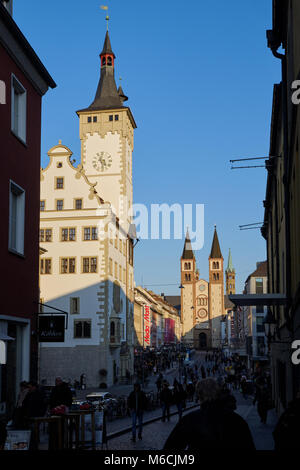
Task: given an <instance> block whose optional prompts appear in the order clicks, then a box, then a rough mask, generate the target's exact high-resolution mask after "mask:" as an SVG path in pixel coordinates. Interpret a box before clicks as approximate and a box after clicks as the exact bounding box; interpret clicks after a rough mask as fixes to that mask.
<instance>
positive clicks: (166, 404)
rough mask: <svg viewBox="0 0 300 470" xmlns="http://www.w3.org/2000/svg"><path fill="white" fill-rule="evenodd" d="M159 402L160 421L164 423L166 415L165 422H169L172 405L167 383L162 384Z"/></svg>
mask: <svg viewBox="0 0 300 470" xmlns="http://www.w3.org/2000/svg"><path fill="white" fill-rule="evenodd" d="M160 402H161V405H162V421H163V422H165V420H166V415H167V420H168V421H170V406H171V403H172V392H171V390H170V389H169V384H168V382H164V383H163V388H162V391H161V392H160Z"/></svg>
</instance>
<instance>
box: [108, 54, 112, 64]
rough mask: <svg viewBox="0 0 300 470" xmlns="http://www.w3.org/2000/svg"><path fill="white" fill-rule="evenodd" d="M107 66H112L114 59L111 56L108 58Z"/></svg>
mask: <svg viewBox="0 0 300 470" xmlns="http://www.w3.org/2000/svg"><path fill="white" fill-rule="evenodd" d="M107 65H112V58H111V57H110V56H108V57H107Z"/></svg>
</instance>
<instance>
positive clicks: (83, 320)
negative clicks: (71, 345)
mask: <svg viewBox="0 0 300 470" xmlns="http://www.w3.org/2000/svg"><path fill="white" fill-rule="evenodd" d="M78 323H81V324H82V327H81V328H82V335H81V336H77V335H76V334H75V333H76V324H78ZM84 323H87V324H89V336H85V335H84ZM91 338H92V320H91V319H90V318H82V319H80V320H74V322H73V339H91Z"/></svg>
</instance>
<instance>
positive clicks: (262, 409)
mask: <svg viewBox="0 0 300 470" xmlns="http://www.w3.org/2000/svg"><path fill="white" fill-rule="evenodd" d="M256 402H257V412H258V414H259V417H260V421H261V422H262V423H263V424H266V422H267V416H268V410H269V404H270V393H269V390H268V387H267V384H266V382H265V379H264V378H263V377H258V378H257V380H256V391H255V395H254V400H253V405H255V403H256Z"/></svg>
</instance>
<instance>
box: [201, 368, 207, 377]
mask: <svg viewBox="0 0 300 470" xmlns="http://www.w3.org/2000/svg"><path fill="white" fill-rule="evenodd" d="M201 376H202V379H205V378H206V372H205V369H204V367H203V366H201Z"/></svg>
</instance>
